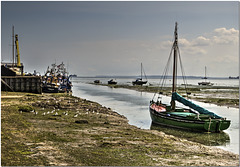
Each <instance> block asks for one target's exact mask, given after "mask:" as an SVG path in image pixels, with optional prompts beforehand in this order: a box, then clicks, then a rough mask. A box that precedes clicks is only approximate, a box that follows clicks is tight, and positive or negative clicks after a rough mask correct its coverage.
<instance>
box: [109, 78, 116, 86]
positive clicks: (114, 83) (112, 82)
mask: <svg viewBox="0 0 240 167" xmlns="http://www.w3.org/2000/svg"><path fill="white" fill-rule="evenodd" d="M108 84H111V85H116V84H117V81H116V80H114V79H111V80H109V81H108Z"/></svg>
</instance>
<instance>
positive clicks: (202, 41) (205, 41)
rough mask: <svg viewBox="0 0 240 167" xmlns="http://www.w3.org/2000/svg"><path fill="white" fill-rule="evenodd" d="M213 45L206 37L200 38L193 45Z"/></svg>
mask: <svg viewBox="0 0 240 167" xmlns="http://www.w3.org/2000/svg"><path fill="white" fill-rule="evenodd" d="M210 44H211V40H210V39H209V38H206V37H204V36H199V37H197V38H196V39H194V40H193V45H195V46H207V45H210Z"/></svg>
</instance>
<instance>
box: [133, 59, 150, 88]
mask: <svg viewBox="0 0 240 167" xmlns="http://www.w3.org/2000/svg"><path fill="white" fill-rule="evenodd" d="M143 72H144V70H143V65H142V63H141V78H137V79H136V80H135V81H132V84H133V85H141V86H142V85H144V84H146V83H147V77H146V74H145V72H144V75H145V78H146V81H143V78H142V73H143Z"/></svg>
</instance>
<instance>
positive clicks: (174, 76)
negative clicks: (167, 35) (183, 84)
mask: <svg viewBox="0 0 240 167" xmlns="http://www.w3.org/2000/svg"><path fill="white" fill-rule="evenodd" d="M174 37H175V40H174V43H173V49H174V53H173V81H172V93H173V92H176V83H177V50H178V34H177V22H176V23H175V31H174ZM171 107H172V109H173V110H174V109H175V101H174V100H172V101H171Z"/></svg>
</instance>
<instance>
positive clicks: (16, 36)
mask: <svg viewBox="0 0 240 167" xmlns="http://www.w3.org/2000/svg"><path fill="white" fill-rule="evenodd" d="M15 44H16V49H17V55H16V57H17V66H18V67H21V62H20V53H19V45H18V34H16V35H15Z"/></svg>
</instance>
